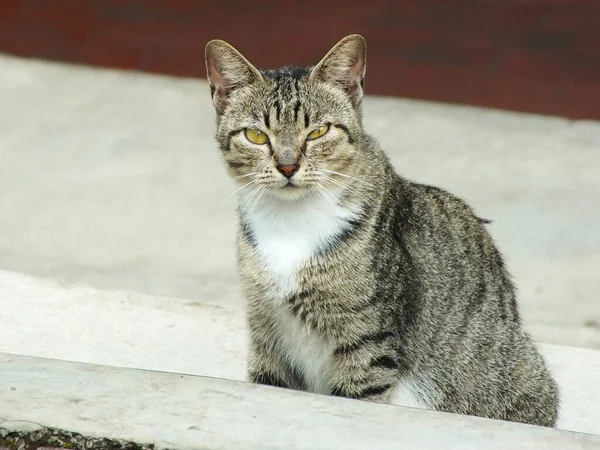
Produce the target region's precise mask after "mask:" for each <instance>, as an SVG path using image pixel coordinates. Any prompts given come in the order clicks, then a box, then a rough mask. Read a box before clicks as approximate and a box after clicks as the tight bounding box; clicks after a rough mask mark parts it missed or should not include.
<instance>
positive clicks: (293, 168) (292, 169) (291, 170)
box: [276, 163, 300, 178]
mask: <svg viewBox="0 0 600 450" xmlns="http://www.w3.org/2000/svg"><path fill="white" fill-rule="evenodd" d="M276 167H277V170H278V171H279V172H280V173H281V174H282V175H283V176H284V177H286V178H291V177H292V175H294V174H295V173H296V172H298V169H299V168H300V164H298V163H294V164H277V166H276Z"/></svg>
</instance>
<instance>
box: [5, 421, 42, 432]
mask: <svg viewBox="0 0 600 450" xmlns="http://www.w3.org/2000/svg"><path fill="white" fill-rule="evenodd" d="M42 428H45V427H44V426H43V425H40V424H39V423H35V422H30V421H28V420H8V419H3V418H2V417H0V430H2V429H5V430H8V431H18V432H20V433H30V432H32V431H38V430H41V429H42Z"/></svg>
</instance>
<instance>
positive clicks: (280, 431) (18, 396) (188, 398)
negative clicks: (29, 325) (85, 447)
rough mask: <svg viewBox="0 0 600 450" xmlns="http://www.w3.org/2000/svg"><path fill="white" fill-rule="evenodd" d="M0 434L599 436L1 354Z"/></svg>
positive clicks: (268, 438) (346, 439)
mask: <svg viewBox="0 0 600 450" xmlns="http://www.w3.org/2000/svg"><path fill="white" fill-rule="evenodd" d="M0 394H1V395H0V417H1V419H0V420H2V422H0V427H12V428H13V429H15V428H16V429H17V430H19V429H22V428H23V426H24V424H27V426H26V429H30V428H31V424H32V423H34V424H38V425H41V426H47V427H53V428H60V429H66V430H69V431H75V432H78V433H81V434H84V435H88V436H94V437H109V438H116V439H124V440H129V441H135V442H138V443H146V444H150V443H153V444H155V445H156V446H157V447H158V448H165V447H166V448H176V449H198V450H200V449H236V450H242V449H248V450H254V449H256V450H268V449H287V448H290V449H291V448H303V449H332V448H343V449H360V450H364V449H379V450H385V449H397V448H400V447H401V448H403V449H434V448H444V449H458V448H460V449H482V448H485V449H506V448H515V447H518V448H535V449H561V450H562V449H567V448H568V449H592V448H598V447H599V446H600V436H593V435H586V434H580V433H572V432H567V431H559V430H552V429H547V428H541V427H534V426H529V425H521V424H515V423H509V422H502V421H495V420H489V419H480V418H476V417H468V416H460V415H454V414H444V413H437V412H432V411H424V410H418V409H411V408H403V407H398V406H390V405H378V404H372V403H367V402H360V401H356V400H349V399H342V398H336V397H325V396H319V395H313V394H306V393H303V392H295V391H290V390H285V389H277V388H271V387H266V386H257V385H252V384H248V383H241V382H234V381H228V380H221V379H215V378H206V377H197V376H189V375H179V374H173V373H164V372H151V371H142V370H135V369H123V368H116V367H107V366H99V365H90V364H82V363H73V362H66V361H58V360H50V359H40V358H32V357H26V356H19V355H11V354H0Z"/></svg>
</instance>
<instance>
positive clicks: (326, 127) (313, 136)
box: [306, 125, 329, 141]
mask: <svg viewBox="0 0 600 450" xmlns="http://www.w3.org/2000/svg"><path fill="white" fill-rule="evenodd" d="M328 131H329V125H323V126H322V127H321V128H317V129H316V130H313V131H312V132H311V133H310V134H309V135H308V136H307V137H306V140H307V141H312V140H313V139H317V138H320V137H321V136H323V135H324V134H325V133H327V132H328Z"/></svg>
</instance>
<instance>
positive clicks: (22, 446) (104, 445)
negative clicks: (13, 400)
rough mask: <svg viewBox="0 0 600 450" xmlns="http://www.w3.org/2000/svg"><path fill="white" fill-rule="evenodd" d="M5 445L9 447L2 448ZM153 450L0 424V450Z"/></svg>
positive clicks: (148, 446)
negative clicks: (65, 449)
mask: <svg viewBox="0 0 600 450" xmlns="http://www.w3.org/2000/svg"><path fill="white" fill-rule="evenodd" d="M6 445H8V447H4V446H6ZM64 448H67V449H72V450H154V445H153V444H140V443H137V442H131V441H126V440H122V439H111V438H105V437H93V436H85V435H82V434H80V433H76V432H72V431H67V430H59V429H56V428H48V427H44V426H42V425H39V424H35V423H32V422H23V421H14V422H11V423H9V424H8V425H7V427H2V426H1V425H0V450H10V449H13V450H14V449H18V450H59V449H64Z"/></svg>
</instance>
